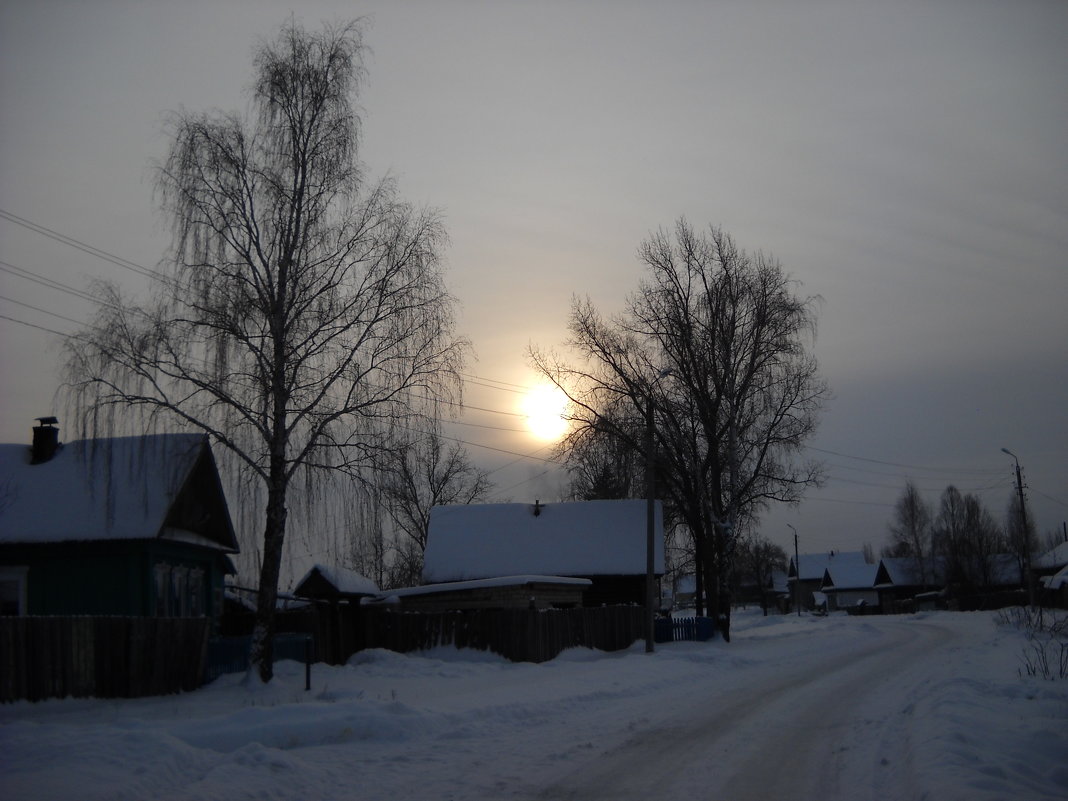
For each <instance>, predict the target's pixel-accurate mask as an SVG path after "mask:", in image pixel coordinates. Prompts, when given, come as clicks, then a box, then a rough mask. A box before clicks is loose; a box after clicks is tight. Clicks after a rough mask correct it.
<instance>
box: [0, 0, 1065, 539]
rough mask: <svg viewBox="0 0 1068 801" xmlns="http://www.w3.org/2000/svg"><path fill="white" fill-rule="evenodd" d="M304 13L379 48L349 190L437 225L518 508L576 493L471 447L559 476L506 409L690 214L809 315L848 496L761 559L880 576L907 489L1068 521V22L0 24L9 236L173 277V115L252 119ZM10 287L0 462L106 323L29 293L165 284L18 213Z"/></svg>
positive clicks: (676, 10)
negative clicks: (259, 74)
mask: <svg viewBox="0 0 1068 801" xmlns="http://www.w3.org/2000/svg"><path fill="white" fill-rule="evenodd" d="M291 9H293V10H295V11H296V13H297V18H298V19H299V20H301V21H302V22H304V23H305V24H306V25H307V26H308V27H318V26H319V24H320V22H321V21H322V20H344V19H349V18H352V17H354V16H360V15H367V16H369V17H370V18H371V22H372V24H371V25H370V27H369V29H368V33H367V43H368V44H369V45H370V46H371V48H372V50H373V55H372V57H371V58H370V60H369V62H368V65H367V66H368V70H369V78H368V82H367V84H366V86H365V88H364V92H363V95H362V98H361V105H362V108H363V111H364V137H363V142H362V156H363V160H364V161H365V162H366V163H367V165H368V166H369V168H370V170H371V172H372V173H374V174H381V173H383V172H385V171H391V172H393V173H394V174H395V175H396V176H397V177H398V179H399V181H400V187H401V192H402V194H403V195H404V196H405V197H407V198H408V199H409V200H412V201H414V202H416V203H418V204H427V205H431V206H435V207H438V208H440V209H441V210H442V211H443V213H444V216H445V219H446V224H447V227H448V230H449V234H450V237H451V245H450V248H449V251H448V254H447V256H448V263H449V276H450V278H449V284H450V288H451V290H452V292H453V293H454V294H455V295H456V297H457V298H458V299H459V301H460V303H461V304H462V310H461V319H460V324H461V333H463V334H464V335H466V336H467V337H469V338H470V339H471V340H472V342H473V344H474V347H475V350H476V352H477V356H478V360H477V361H476V362H474V363H472V364H471V365H470V368H469V373H470V374H471V375H472V376H477V377H479V378H477V379H475V380H473V381H469V383H468V387H467V401H468V403H469V404H470V406H471V407H472V408H470V409H469V410H468V411H467V413H466V414H465V416H464V418H463V421H464V422H465V423H467V424H468V425H465V426H457V427H455V429H454V430H455V432H456V433H457V436H459V437H461V438H463V439H464V440H466V441H467V442H469V443H470V452H471V455H472V456H473V457H474V458H475V459H476V460H477V461H478V462H479V463H480V464H481V465H483V466H484V467H486V468H487V469H493V470H496V472H495V473H494V475H493V478H494V479H495V480H496V481H497V484H498V488H499V496H498V497H500V498H507V499H512V500H523V501H526V500H529V501H533V499H534V497H536V496H537V497H540V498H541V499H542V500H543V501H545V500H554V499H555V498H556V497H557V495H558V492H559V490H558V485H559V477H558V475H557V473H556V472H554V471H552V470H551V469H550V470H549V472H547V473H546V472H545V471H546V470H547V469H549V466H548V465H546V464H545V463H543V462H540V461H537V460H532V459H518V457H517V456H515V455H512V454H509V453H501V452H499V451H494V450H489V449H487V448H486V447H480V446H491V447H494V448H499V449H502V450H504V451H510V452H513V453H514V454H529V453H532V452H535V451H538V449H539V448H540V447H541V443H538V442H536V441H534V440H533V439H531V438H530V437H529V436H528V435H527V434H524V433H522V432H521V431H500V430H497V429H498V428H511V429H521V428H522V420H521V419H520V418H518V417H516V416H514V415H515V413H516V411H517V405H518V402H519V399H520V395H518V394H517V393H515V392H510V391H507V389H508V388H503V389H493V388H491V387H489V386H486V384H494V383H495V382H507V384H513V385H529V384H531V383H533V382H534V380H535V376H534V374H533V373H532V372H531V370H530V368H529V366H528V365H527V362H526V357H525V353H526V350H527V348H528V345H529V344H531V343H536V344H538V345H540V346H543V347H553V346H559V345H560V344H561V343H562V342H563V341H564V339H565V338H566V323H567V317H568V311H569V305H570V301H571V297H572V295H574V294H579V295H590V296H591V297H592V298H593V299H594V301H595V303H596V304H597V305H598V306H599V307H600V308H601V309H602V310H604V311H605V312H614V311H616V310H618V309H619V308H620V307H621V305H622V303H623V300H624V298H625V296H626V294H627V293H628V292H630V291H632V290H633V289H634V288H635V286H636V283H637V281H638V278H639V276H640V268H639V264H638V261H637V259H636V257H635V250H636V248H637V246H638V244H639V242H640V241H641V240H642V238H644V237H645V236H647V235H648V234H649V233H650V232H651V231H653V230H655V229H657V228H659V227H670V226H671V225H672V224H673V222H674V220H675V219H676V218H677V217H679V216H682V215H684V216H686V217H687V218H688V219H689V220H690V221H691V222H692V223H694V224H695V225H698V226H704V225H708V224H715V225H718V226H722V227H723V228H724V229H726V230H727V231H728V232H730V233H731V234H732V235H733V236H734V237H735V239H736V241H737V243H738V244H739V245H740V246H742V247H744V248H747V249H749V250H758V249H759V250H764V251H765V252H770V253H772V254H774V255H775V256H776V257H777V258H778V259H779V260H780V261H781V262H782V264H783V266H784V268H785V269H786V271H787V272H789V273H790V274H791V275H792V276H793V277H794V278H795V279H796V280H797V281H799V282H800V288H799V291H800V292H802V293H803V294H806V295H819V296H821V297H822V302H821V305H820V322H819V334H818V338H817V340H816V343H815V353H816V355H817V357H818V358H819V360H820V363H821V366H822V370H823V373H824V375H825V377H826V378H827V380H828V381H829V383H830V385H831V388H832V392H833V399H832V400H831V401H830V402H829V403H828V405H827V408H826V411H825V413H824V416H823V424H822V426H821V429H820V432H819V434H818V435H817V436H816V437H815V439H814V440H813V441H812V443H811V444H812V445H813V447H814V450H813V451H812V455H814V456H817V457H820V458H823V459H825V460H826V462H827V467H828V475H829V481H828V483H827V486H826V487H824V488H823V489H821V490H818V491H814V492H812V493H810V495H809V497H808V499H807V500H806V501H805V502H803V503H802V504H801V505H800V506H799V507H797V508H793V509H786V510H778V511H775V512H774V513H771V514H769V515H767V516H766V519H765V524H764V533H766V534H767V535H768V536H770V537H771V538H773V539H774V540H776V541H778V542H780V543H782V544H784V545H785V544H788V545H789V546H790V548H791V550H792V534H791V531H790V530H789V528H788V527H787V524H792V525H793V526H794V527H795V528H796V529H797V531H798V533H799V534H800V539H801V550H802V551H810V550H821V549H826V548H831V547H835V548H840V549H856V548H859V547H860V546H861V545H863V544H864V543H865V542H871V543H872V544H873V545H874V546H875V547H876V548H877V549H878V547H880V546H881V545H882V544H883V542H884V539H885V532H886V524H887V521H888V518H889V515H890V513H891V511H892V510H891V506H892V504H893V502H894V500H895V499H896V498H897V496H898V495H899V493H900V491H901V488H902V487H903V485H904V481H905V479H906V477H911V478H912V479H914V480H915V481H916V482H917V483H918V485H919V486H920V487H921V489H923V490H925V491H926V493H927V496H928V497H929V498H930V499H931V500H932V501H936V500H937V496H938V494H939V493H940V491H941V490H942V489H943V488H944V487H945V486H946V484H948V483H955V484H956V485H957V486H958V487H960V488H961V489H965V490H973V491H977V492H979V493H980V494H981V497H982V498H983V499H984V501H986V502H987V504H988V505H989V506H990V508H991V509H992V511H993V512H994V513H995V514H996V515H997V516H998V517H999V519H1000V518H1002V517H1003V514H1004V509H1005V506H1006V504H1007V501H1008V498H1009V493H1010V490H1011V487H1012V480H1013V476H1012V460H1011V458H1009V457H1008V456H1006V455H1004V454H1002V453H1001V452H1000V449H1001V448H1002V447H1008V448H1009V449H1011V450H1012V451H1013V452H1014V453H1016V455H1017V456H1018V457H1019V458H1020V461H1021V463H1022V465H1023V467H1024V470H1025V476H1026V480H1027V483H1028V485H1029V498H1030V501H1031V504H1032V509H1033V511H1034V513H1035V516H1036V518H1037V521H1038V525H1039V532H1040V533H1044V532H1046V531H1049V530H1054V529H1056V530H1060V528H1061V522H1062V521H1063V520H1064V519H1066V518H1068V314H1066V308H1065V306H1066V303H1068V256H1066V254H1068V133H1066V132H1068V89H1066V86H1068V83H1066V76H1068V48H1065V46H1064V42H1065V41H1066V40H1068V4H1066V3H1063V2H1014V3H1005V2H990V3H985V2H943V3H932V2H925V3H916V4H910V3H904V2H895V3H886V2H870V3H865V2H841V3H794V2H744V3H743V2H718V3H717V2H663V3H656V4H653V3H636V2H635V3H625V2H612V3H607V2H604V3H594V2H538V3H533V2H531V3H507V2H459V1H458V0H457V1H455V2H427V3H415V2H367V3H352V2H345V3H341V2H338V3H327V2H302V3H300V4H299V5H295V6H291V5H290V4H286V3H271V2H236V1H235V0H223V1H222V2H219V1H218V0H216V2H210V3H207V2H205V3H200V2H183V3H163V2H113V1H111V0H96V2H92V3H88V2H55V1H54V0H33V1H32V2H30V1H27V2H21V1H19V0H15V1H14V2H13V1H12V0H3V2H0V101H2V105H0V209H2V210H3V212H5V213H6V214H13V215H16V216H17V217H19V218H22V219H24V220H28V221H30V222H32V223H33V224H36V225H38V226H44V227H47V228H48V229H51V230H52V231H55V232H58V233H59V234H62V235H65V236H67V237H73V238H74V239H77V240H80V241H81V242H84V243H87V244H89V245H93V246H95V247H97V248H101V249H103V250H105V251H107V252H109V253H112V254H115V255H116V256H120V257H122V258H123V259H128V260H131V261H132V262H134V263H137V264H140V265H143V266H145V267H154V266H155V265H156V264H157V262H158V261H159V260H160V258H162V256H163V255H164V252H165V250H166V247H167V244H168V236H167V232H166V221H164V220H162V219H161V218H160V217H159V216H158V215H157V214H156V212H155V210H154V205H153V198H152V170H151V163H152V160H153V159H158V158H160V157H162V156H163V154H164V152H165V149H166V144H167V143H166V140H165V138H164V135H163V122H164V119H165V117H166V114H167V112H168V111H171V110H176V109H180V108H183V107H184V108H186V109H190V110H203V109H208V108H213V107H215V108H220V109H226V110H231V109H233V110H242V109H244V108H245V106H246V101H247V95H246V94H245V89H246V87H247V86H248V84H249V81H250V79H251V74H252V73H251V53H252V50H253V48H254V45H255V43H256V41H257V40H258V39H260V38H264V37H267V38H269V37H271V36H272V35H273V33H274V32H275V31H276V30H277V28H278V27H279V25H280V24H281V23H282V22H283V21H284V20H285V19H286V18H287V17H288V15H289V14H290V13H291ZM0 260H2V262H3V264H0V296H2V297H3V300H0V315H3V317H4V318H15V319H17V320H19V321H21V323H16V322H12V321H11V320H9V319H0V369H2V378H3V381H2V388H0V410H2V412H3V413H2V416H0V438H2V439H3V440H4V441H24V440H25V441H27V442H28V438H29V429H30V427H31V425H32V422H33V418H34V417H36V416H39V415H42V414H48V413H51V412H53V411H56V410H57V407H54V405H53V400H52V398H53V394H54V393H55V391H56V389H57V386H58V382H59V374H58V369H57V368H58V364H59V362H60V346H59V344H58V343H59V338H58V337H56V336H54V335H52V334H49V333H47V332H45V331H42V330H40V329H38V328H32V327H30V326H31V325H32V326H40V327H43V328H47V329H53V330H55V331H62V332H70V331H73V330H75V328H76V325H75V323H74V322H72V320H86V319H88V317H89V316H90V314H91V312H92V306H91V304H90V303H88V302H86V301H84V300H81V299H78V298H76V297H74V296H72V295H71V294H69V293H67V292H63V291H61V290H58V289H55V288H47V287H45V286H42V285H41V284H40V283H38V282H35V281H34V280H31V279H33V278H36V279H37V281H42V280H43V281H49V280H50V281H57V282H61V283H63V284H65V285H68V286H72V287H76V288H82V287H84V286H85V283H86V281H87V280H89V279H92V278H108V279H114V280H118V281H121V282H122V283H123V284H124V285H126V286H127V287H128V288H129V291H130V292H134V293H137V292H142V291H143V290H144V289H145V287H146V282H145V281H144V279H142V278H140V277H139V276H137V275H136V274H134V273H132V272H129V271H127V270H124V269H121V268H119V267H118V266H116V265H115V264H112V263H109V262H107V261H104V260H102V259H100V258H97V257H94V256H91V255H89V254H87V253H85V252H82V251H79V250H76V249H74V248H72V247H70V246H69V245H67V244H62V243H60V242H57V241H56V240H55V239H53V238H49V237H47V236H44V235H42V234H40V233H37V232H34V231H32V230H30V229H29V228H27V227H26V226H24V225H19V224H16V223H15V222H13V221H12V220H11V219H10V218H9V217H7V218H2V219H0ZM19 271H28V272H29V273H30V275H31V277H29V278H28V277H25V274H24V273H23V274H19V275H16V274H15V273H16V272H19ZM16 301H17V303H16ZM19 303H21V304H30V305H31V306H35V307H37V309H32V308H27V307H26V306H25V305H18V304H19ZM42 310H44V311H42ZM46 312H51V314H48V313H46ZM54 315H61V316H60V317H56V316H54ZM63 318H70V319H63ZM509 388H511V389H514V387H509ZM474 407H478V408H474ZM485 410H493V411H485ZM494 412H505V414H499V413H494ZM472 424H473V425H472ZM482 426H493V427H496V428H486V427H482ZM539 453H540V454H541V455H544V454H545V453H546V451H545V450H542V451H540V452H539ZM506 465H507V466H506Z"/></svg>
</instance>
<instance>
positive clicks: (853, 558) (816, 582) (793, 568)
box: [786, 551, 874, 609]
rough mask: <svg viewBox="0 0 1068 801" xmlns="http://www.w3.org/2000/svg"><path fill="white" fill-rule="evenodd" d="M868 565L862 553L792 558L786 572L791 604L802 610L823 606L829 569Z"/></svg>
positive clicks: (808, 554) (850, 552)
mask: <svg viewBox="0 0 1068 801" xmlns="http://www.w3.org/2000/svg"><path fill="white" fill-rule="evenodd" d="M866 564H868V562H867V560H866V559H865V558H864V553H863V552H862V551H828V552H824V553H803V554H801V555H800V556H799V557H798V558H797V560H795V559H794V557H792V556H791V557H790V564H789V567H788V568H787V571H786V581H787V583H788V585H789V587H790V600H791V603H793V604H797V603H799V604H800V605H801V608H802V609H814V608H815V607H817V606H823V604H824V603H825V600H826V596H825V595H824V594H823V592H822V590H821V589H820V587H821V586H822V585H823V579H824V576H825V574H826V573H827V570H828V569H829V568H832V567H838V568H841V567H848V566H854V567H857V568H858V569H859V568H860V566H861V565H866ZM799 565H800V569H799ZM873 578H874V575H873Z"/></svg>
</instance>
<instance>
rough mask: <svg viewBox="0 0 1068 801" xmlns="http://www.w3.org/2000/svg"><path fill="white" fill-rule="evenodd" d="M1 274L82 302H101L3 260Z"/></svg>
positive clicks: (0, 262) (59, 282) (89, 295)
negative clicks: (58, 292)
mask: <svg viewBox="0 0 1068 801" xmlns="http://www.w3.org/2000/svg"><path fill="white" fill-rule="evenodd" d="M0 272H5V273H8V274H9V275H14V276H15V277H17V278H22V279H24V280H26V281H32V282H33V283H35V284H40V285H41V286H43V287H47V288H48V289H57V290H59V291H60V292H65V293H67V294H68V295H71V296H73V297H76V298H81V299H82V300H88V301H91V302H93V303H100V301H99V300H97V299H96V298H94V297H93V296H92V295H91V294H89V293H88V292H86V291H84V290H81V289H76V288H75V287H72V286H70V285H69V284H64V283H63V282H61V281H56V280H54V279H51V278H45V277H44V276H43V275H41V274H40V273H35V272H33V271H32V270H24V269H23V268H22V267H18V266H16V265H14V264H11V263H10V262H7V261H3V260H2V259H0Z"/></svg>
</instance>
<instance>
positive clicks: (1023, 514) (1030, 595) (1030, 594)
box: [1001, 448, 1035, 607]
mask: <svg viewBox="0 0 1068 801" xmlns="http://www.w3.org/2000/svg"><path fill="white" fill-rule="evenodd" d="M1001 452H1002V453H1007V454H1008V455H1009V456H1011V457H1012V459H1013V461H1014V462H1016V494H1017V495H1018V497H1019V499H1020V523H1021V524H1022V525H1023V530H1022V531H1021V532H1020V535H1021V537H1022V538H1023V539H1022V543H1021V544H1022V545H1023V549H1024V560H1025V564H1026V567H1025V568H1024V569H1025V571H1026V573H1027V577H1026V578H1027V605H1028V606H1031V607H1033V606H1034V605H1035V587H1034V582H1033V581H1032V580H1031V538H1030V537H1028V536H1027V507H1026V506H1025V505H1024V493H1023V477H1022V475H1021V473H1020V460H1019V459H1017V458H1016V454H1015V453H1013V452H1012V451H1010V450H1009V449H1008V448H1002V449H1001Z"/></svg>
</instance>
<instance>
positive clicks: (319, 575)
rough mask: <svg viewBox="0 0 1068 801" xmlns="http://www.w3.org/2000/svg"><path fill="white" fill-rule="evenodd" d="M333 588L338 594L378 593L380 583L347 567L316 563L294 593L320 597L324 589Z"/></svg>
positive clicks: (301, 595)
mask: <svg viewBox="0 0 1068 801" xmlns="http://www.w3.org/2000/svg"><path fill="white" fill-rule="evenodd" d="M330 589H332V590H333V592H334V593H336V594H338V595H350V596H351V595H378V593H379V589H378V585H377V584H375V583H374V582H373V581H371V579H369V578H367V577H366V576H363V575H361V574H360V573H357V572H356V571H355V570H349V569H348V568H346V567H332V566H329V565H320V564H317V565H314V566H312V568H311V570H309V571H308V572H307V573H305V574H304V577H303V578H302V579H301V580H300V581H298V582H297V584H296V589H294V590H293V594H294V595H297V596H299V597H319V596H320V595H321V594H322V591H323V590H330Z"/></svg>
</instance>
